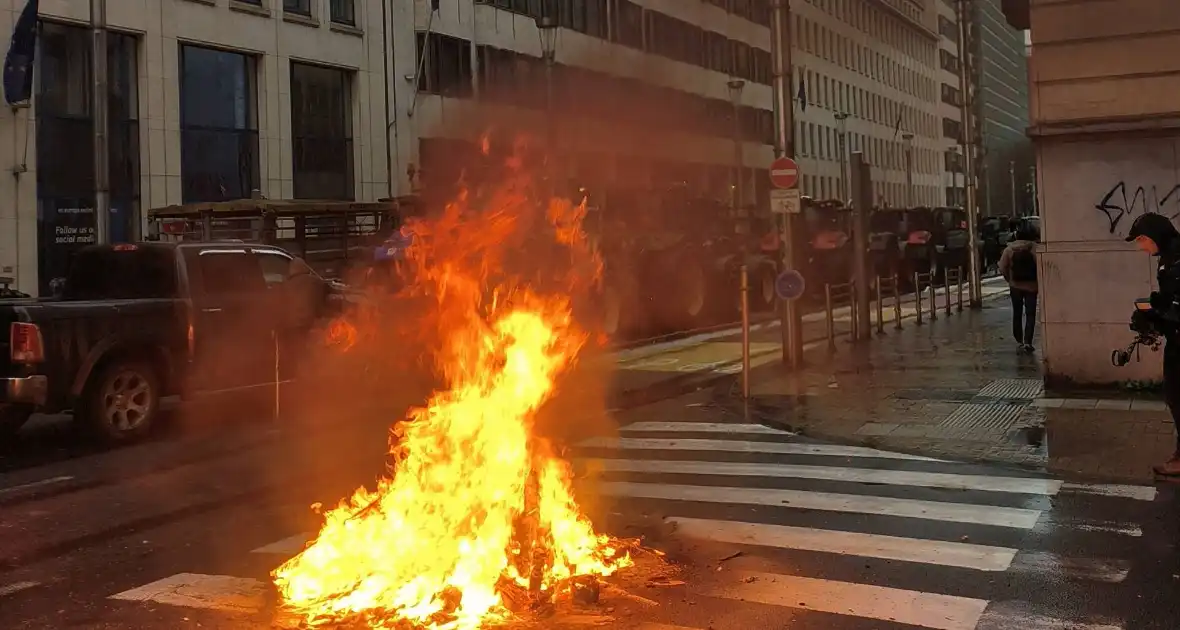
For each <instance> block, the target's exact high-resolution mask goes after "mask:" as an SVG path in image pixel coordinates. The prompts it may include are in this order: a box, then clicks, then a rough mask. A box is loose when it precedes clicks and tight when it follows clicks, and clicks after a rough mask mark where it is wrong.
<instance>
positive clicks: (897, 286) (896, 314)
mask: <svg viewBox="0 0 1180 630" xmlns="http://www.w3.org/2000/svg"><path fill="white" fill-rule="evenodd" d="M893 327H894V328H895V329H897V330H901V276H897V275H894V276H893Z"/></svg>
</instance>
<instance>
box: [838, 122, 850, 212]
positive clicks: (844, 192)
mask: <svg viewBox="0 0 1180 630" xmlns="http://www.w3.org/2000/svg"><path fill="white" fill-rule="evenodd" d="M847 126H848V114H845V113H844V112H838V113H837V114H836V151H837V158H838V159H839V160H840V201H841V202H843V203H848V202H849V201H850V200H851V199H852V194H851V191H852V187H851V182H849V181H848V129H847Z"/></svg>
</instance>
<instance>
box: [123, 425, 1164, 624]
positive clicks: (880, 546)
mask: <svg viewBox="0 0 1180 630" xmlns="http://www.w3.org/2000/svg"><path fill="white" fill-rule="evenodd" d="M574 456H575V467H576V468H578V469H579V470H582V471H589V472H590V474H591V475H592V476H594V477H596V478H597V481H598V483H596V484H595V487H597V488H598V490H599V491H600V492H601V493H603V494H605V495H608V496H609V497H612V498H613V500H614V502H615V508H614V510H615V511H616V512H621V513H634V512H638V511H645V512H653V511H654V512H656V513H658V514H659V515H660V517H661V518H662V520H663V521H664V522H665V523H667V524H668V526H669V527H668V529H669V530H670V531H672V532H673V534H672V535H673V536H674V537H676V538H678V539H680V540H683V541H685V542H687V543H691V544H694V545H695V544H700V545H702V547H701V548H703V549H717V548H725V549H736V550H738V551H740V552H741V553H740V554H736V555H734V557H733V559H732V560H727V561H726V562H724V566H723V567H722V566H721V564H720V563H719V564H718V569H717V570H716V571H709V572H708V574H707V575H700V576H697V575H694V576H693V577H692V579H689V580H686V581H687V582H688V583H687V584H686V585H684V586H683V587H678V588H682V589H684V594H683V599H684V600H686V601H689V600H691V601H690V603H691V605H689V604H678V603H676V601H673V602H671V603H669V604H668V605H661V606H660V607H658V608H656V609H653V610H652V611H651V612H650V615H649V617H650V618H645V619H643V620H638V619H636V620H634V621H632V622H628V623H625V624H619V625H615V626H612V627H620V628H636V629H638V628H643V629H645V630H706V629H712V630H730V629H732V630H739V629H742V630H744V629H748V628H780V627H782V628H786V627H790V628H792V629H793V630H806V629H808V628H817V629H818V628H824V629H825V630H861V629H865V630H869V629H871V630H891V629H902V628H933V629H936V630H1017V629H1019V630H1066V629H1071V630H1129V628H1128V625H1127V623H1126V620H1125V615H1120V613H1119V612H1118V611H1111V610H1104V609H1103V605H1104V602H1106V601H1108V600H1111V599H1113V598H1114V597H1115V595H1117V593H1118V592H1119V591H1118V589H1120V588H1124V587H1125V586H1126V582H1127V580H1128V576H1130V575H1131V574H1132V572H1133V570H1134V566H1133V565H1132V563H1130V562H1129V561H1127V560H1125V559H1124V558H1126V557H1129V556H1130V555H1131V554H1130V553H1129V552H1130V551H1131V550H1133V549H1134V548H1135V545H1137V544H1138V542H1139V540H1140V537H1141V536H1142V535H1143V531H1142V529H1141V525H1140V524H1139V523H1137V522H1136V521H1135V519H1134V518H1128V519H1121V520H1120V519H1115V520H1103V519H1100V518H1094V517H1093V510H1091V509H1090V507H1093V506H1095V505H1100V506H1104V507H1106V508H1112V509H1110V510H1109V511H1103V513H1114V514H1134V513H1136V511H1135V510H1134V509H1130V508H1128V507H1127V506H1131V507H1135V506H1138V508H1139V509H1140V511H1143V508H1145V507H1147V506H1150V505H1151V502H1152V501H1154V499H1155V498H1156V490H1155V489H1154V488H1151V487H1139V486H1118V485H1091V484H1073V483H1067V482H1064V481H1061V480H1058V479H1052V478H1048V477H1046V476H1044V475H1038V474H1035V473H1032V472H1027V471H1018V470H1008V469H998V468H993V467H988V466H983V465H976V464H964V463H956V462H949V461H943V460H939V459H937V458H932V457H923V456H919V455H909V454H903V453H893V452H888V451H882V450H878V449H874V448H869V447H863V446H845V445H836V444H823V443H818V442H814V441H811V440H808V439H805V438H803V437H800V436H796V435H794V434H791V433H789V432H786V431H780V430H777V429H774V428H770V427H767V426H763V425H759V424H749V423H737V422H735V423H725V422H714V421H710V422H676V421H658V422H657V421H650V422H637V423H634V424H630V425H627V426H624V427H622V428H621V430H620V432H619V435H618V437H611V438H595V439H592V440H589V441H586V442H583V443H582V444H580V445H579V446H578V447H577V448H576V449H575V452H574ZM308 538H309V535H308V534H306V533H300V534H296V535H293V536H291V537H289V538H285V539H282V540H278V541H275V542H272V543H269V544H266V545H262V546H259V547H258V548H256V549H253V551H252V552H251V553H250V554H249V555H250V556H252V557H254V558H256V559H257V562H256V563H255V564H256V566H257V567H258V569H259V571H258V574H257V575H255V574H251V575H249V576H245V575H208V574H200V573H179V574H176V575H172V576H170V577H166V578H163V579H161V580H157V581H155V582H152V583H149V584H144V585H142V586H138V587H135V588H131V589H129V590H124V591H122V592H119V593H116V594H113V595H111V596H110V598H111V599H112V600H116V601H121V602H137V603H149V604H167V605H169V606H174V607H180V608H184V609H187V608H197V609H206V610H211V611H220V612H226V613H249V612H256V611H262V610H264V608H265V606H266V605H267V598H268V586H267V584H266V582H265V580H266V576H265V568H266V567H273V566H275V565H276V564H278V563H279V562H281V561H283V560H284V559H286V558H287V557H290V556H292V555H294V554H296V553H298V552H299V551H300V550H302V548H303V547H304V546H305V544H306V542H307V540H308ZM1061 541H1064V542H1061ZM722 568H723V569H724V570H721V569H722ZM673 599H675V597H673ZM677 601H679V600H677Z"/></svg>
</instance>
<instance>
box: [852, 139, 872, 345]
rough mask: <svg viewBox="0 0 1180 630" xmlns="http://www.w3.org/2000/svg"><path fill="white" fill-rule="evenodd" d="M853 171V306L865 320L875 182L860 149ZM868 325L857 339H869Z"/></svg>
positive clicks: (853, 156)
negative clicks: (870, 216)
mask: <svg viewBox="0 0 1180 630" xmlns="http://www.w3.org/2000/svg"><path fill="white" fill-rule="evenodd" d="M851 171H852V179H853V184H854V185H853V188H852V190H853V195H854V196H853V199H852V201H853V206H852V246H853V250H852V265H853V273H852V277H853V281H854V282H855V283H856V292H855V296H856V298H855V302H854V306H853V309H854V310H855V311H856V314H857V316H858V317H859V318H860V321H862V322H868V321H869V301H870V300H869V298H870V296H869V261H868V256H867V253H868V249H869V240H868V225H869V208H870V207H871V206H872V204H873V182H872V179H871V175H870V170H869V163H868V161H866V160H865V154H864V153H862V152H860V151H857V152H856V153H853V154H852V160H851ZM868 328H869V327H868V326H862V327H861V329H860V330H859V331H858V333H859V334H858V335H857V336H856V337H855V339H856V340H858V341H859V340H861V339H867V338H868V336H869V335H868V332H869V331H868Z"/></svg>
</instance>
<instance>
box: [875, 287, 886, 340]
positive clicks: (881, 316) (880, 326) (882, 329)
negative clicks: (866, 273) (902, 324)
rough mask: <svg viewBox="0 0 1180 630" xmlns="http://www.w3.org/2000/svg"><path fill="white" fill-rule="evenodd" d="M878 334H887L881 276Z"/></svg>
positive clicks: (878, 294) (878, 290)
mask: <svg viewBox="0 0 1180 630" xmlns="http://www.w3.org/2000/svg"><path fill="white" fill-rule="evenodd" d="M876 285H877V286H876V288H877V334H878V335H884V334H885V292H884V291H882V290H881V276H877V282H876Z"/></svg>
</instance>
